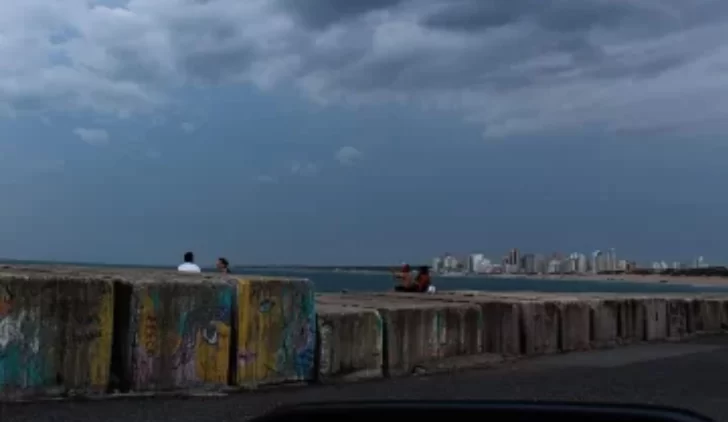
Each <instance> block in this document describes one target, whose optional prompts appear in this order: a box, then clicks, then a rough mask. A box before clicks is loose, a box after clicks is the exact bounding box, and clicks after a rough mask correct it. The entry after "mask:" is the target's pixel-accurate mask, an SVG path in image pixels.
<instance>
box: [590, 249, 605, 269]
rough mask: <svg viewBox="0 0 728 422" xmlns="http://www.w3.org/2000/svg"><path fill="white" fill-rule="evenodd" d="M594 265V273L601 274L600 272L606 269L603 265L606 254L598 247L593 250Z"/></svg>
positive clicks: (592, 267) (592, 266)
mask: <svg viewBox="0 0 728 422" xmlns="http://www.w3.org/2000/svg"><path fill="white" fill-rule="evenodd" d="M591 258H592V265H591V269H592V272H593V273H594V274H599V273H600V272H602V271H604V269H603V268H602V267H603V260H604V256H603V254H602V251H600V250H599V249H597V250H596V251H594V252H592V256H591Z"/></svg>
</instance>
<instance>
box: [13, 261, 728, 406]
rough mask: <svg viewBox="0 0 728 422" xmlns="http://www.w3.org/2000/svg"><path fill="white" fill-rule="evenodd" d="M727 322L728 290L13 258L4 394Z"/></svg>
mask: <svg viewBox="0 0 728 422" xmlns="http://www.w3.org/2000/svg"><path fill="white" fill-rule="evenodd" d="M317 303H318V305H317ZM726 327H728V296H724V295H719V294H696V295H679V294H663V295H639V294H632V295H619V294H608V293H598V294H597V293H590V294H583V293H573V294H549V293H540V292H507V293H502V292H482V291H468V292H462V291H461V292H446V291H443V292H438V293H437V294H432V295H429V294H427V295H423V294H408V293H394V292H380V293H356V294H323V295H318V296H315V295H314V291H313V284H312V283H311V282H310V281H308V280H304V279H280V278H270V277H252V276H250V277H236V278H230V277H227V276H221V275H219V274H179V273H176V272H169V271H156V270H154V271H150V270H144V269H130V270H126V269H113V270H111V269H83V268H76V267H58V268H57V267H52V268H51V267H49V268H42V267H32V268H31V267H28V268H10V267H2V268H0V399H2V400H15V399H19V398H28V397H30V398H36V397H44V396H58V395H63V394H81V395H98V394H103V393H105V392H107V391H109V390H112V391H114V390H116V389H119V390H121V391H127V390H132V391H149V392H154V393H157V392H161V391H182V392H190V391H199V390H220V389H223V388H225V387H226V386H233V387H257V386H260V385H270V384H279V383H286V382H300V381H304V382H307V381H317V380H318V381H329V380H347V381H349V380H357V379H362V378H377V377H386V376H399V375H406V374H410V373H418V372H421V371H422V370H424V371H426V372H427V371H430V370H438V369H447V368H452V367H463V366H473V365H479V364H483V363H493V362H497V361H498V359H501V357H509V356H512V357H522V356H533V355H541V354H549V353H557V352H569V351H577V350H587V349H590V348H603V347H614V346H618V345H622V344H629V343H633V342H641V341H663V340H682V339H686V338H690V337H692V336H694V335H701V334H712V333H719V332H722V330H724V329H725V328H726ZM496 355H497V357H498V359H494V358H493V356H496Z"/></svg>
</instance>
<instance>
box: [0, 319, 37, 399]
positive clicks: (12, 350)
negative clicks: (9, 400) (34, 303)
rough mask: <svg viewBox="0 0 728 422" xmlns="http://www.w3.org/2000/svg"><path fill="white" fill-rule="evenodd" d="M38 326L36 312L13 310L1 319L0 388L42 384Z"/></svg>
mask: <svg viewBox="0 0 728 422" xmlns="http://www.w3.org/2000/svg"><path fill="white" fill-rule="evenodd" d="M40 325H41V321H40V319H39V318H38V317H37V312H27V311H25V310H19V311H18V310H16V311H15V312H12V313H10V314H7V315H5V316H3V317H2V318H0V390H2V389H4V388H5V387H7V386H10V385H18V386H37V385H41V384H43V380H44V375H45V371H44V367H45V365H44V363H45V359H44V356H43V353H41V347H40Z"/></svg>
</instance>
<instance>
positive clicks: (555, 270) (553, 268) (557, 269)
mask: <svg viewBox="0 0 728 422" xmlns="http://www.w3.org/2000/svg"><path fill="white" fill-rule="evenodd" d="M546 272H547V273H548V274H559V273H561V261H559V260H558V259H552V260H551V261H549V264H548V268H547V269H546Z"/></svg>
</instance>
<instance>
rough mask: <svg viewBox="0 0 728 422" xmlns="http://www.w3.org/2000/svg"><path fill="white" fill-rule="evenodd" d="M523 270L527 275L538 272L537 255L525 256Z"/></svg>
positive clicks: (522, 259)
mask: <svg viewBox="0 0 728 422" xmlns="http://www.w3.org/2000/svg"><path fill="white" fill-rule="evenodd" d="M521 269H522V270H523V272H525V273H526V274H535V273H536V272H537V271H536V255H534V254H532V253H527V254H524V255H523V257H522V258H521Z"/></svg>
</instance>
